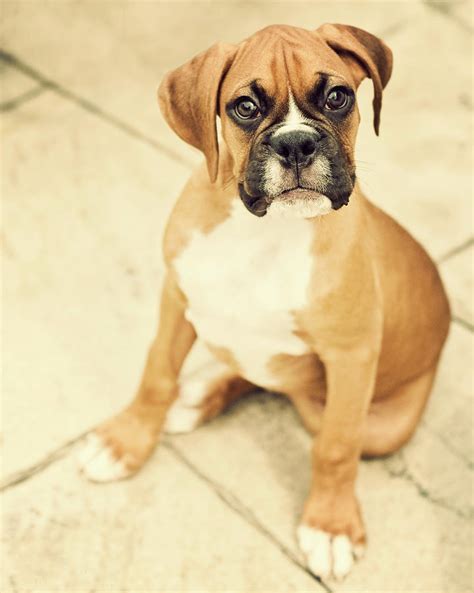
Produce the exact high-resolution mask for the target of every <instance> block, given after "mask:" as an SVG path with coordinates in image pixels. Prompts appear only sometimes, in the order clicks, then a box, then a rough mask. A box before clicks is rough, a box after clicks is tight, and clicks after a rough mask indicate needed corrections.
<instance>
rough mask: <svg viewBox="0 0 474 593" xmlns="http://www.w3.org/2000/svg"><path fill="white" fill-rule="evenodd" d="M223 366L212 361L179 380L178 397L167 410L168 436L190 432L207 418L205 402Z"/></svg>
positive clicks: (223, 369)
mask: <svg viewBox="0 0 474 593" xmlns="http://www.w3.org/2000/svg"><path fill="white" fill-rule="evenodd" d="M224 371H225V367H224V365H222V364H220V363H218V362H217V361H212V362H210V363H208V364H207V365H204V366H202V367H201V368H199V369H197V370H196V371H194V372H193V373H191V374H189V375H187V376H184V377H182V378H181V380H180V384H179V392H178V397H177V398H176V400H175V401H174V402H173V405H172V406H171V408H170V409H169V410H168V413H167V415H166V420H165V425H164V431H165V432H166V433H168V434H183V433H186V432H192V431H193V430H195V429H196V428H197V427H198V426H200V425H201V424H203V423H204V422H205V421H206V420H207V419H208V416H209V410H208V409H207V408H208V406H207V405H206V404H207V401H208V399H209V396H210V395H211V394H212V386H213V385H215V384H216V379H218V378H219V377H221V376H223V374H224Z"/></svg>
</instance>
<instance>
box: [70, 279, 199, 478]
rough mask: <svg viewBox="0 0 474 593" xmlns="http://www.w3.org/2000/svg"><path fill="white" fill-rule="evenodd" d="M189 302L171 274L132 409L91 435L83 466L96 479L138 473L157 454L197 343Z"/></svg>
mask: <svg viewBox="0 0 474 593" xmlns="http://www.w3.org/2000/svg"><path fill="white" fill-rule="evenodd" d="M185 306H186V303H185V299H184V297H183V295H182V293H181V291H180V290H179V288H178V286H177V284H176V282H175V280H174V278H173V275H172V272H169V273H168V275H167V277H166V279H165V284H164V288H163V292H162V298H161V308H160V320H159V327H158V333H157V335H156V337H155V339H154V341H153V343H152V345H151V347H150V351H149V354H148V358H147V362H146V365H145V370H144V372H143V377H142V380H141V383H140V387H139V388H138V391H137V394H136V396H135V398H134V399H133V401H132V402H131V403H130V405H129V406H128V407H127V408H126V409H125V410H123V411H122V412H121V413H119V414H118V415H117V416H114V417H113V418H111V419H110V420H108V421H106V422H104V423H103V424H102V425H100V426H99V427H98V428H97V429H96V430H95V431H94V432H93V433H92V434H90V435H89V436H88V441H87V443H86V446H85V447H84V449H83V450H82V451H81V454H80V458H79V463H80V466H81V469H82V471H83V472H84V474H85V475H86V476H87V477H88V478H89V479H91V480H93V481H97V482H105V481H109V480H117V479H120V478H125V477H128V476H130V475H131V474H133V473H135V472H136V471H137V470H138V469H140V467H141V466H142V465H143V464H144V463H145V461H146V460H147V459H148V457H149V456H150V454H151V453H152V451H153V449H154V447H155V445H156V443H157V441H158V438H159V436H160V432H161V428H162V426H163V423H164V420H165V417H166V413H167V411H168V409H169V407H170V406H171V404H172V403H173V401H174V400H175V398H176V395H177V379H178V374H179V371H180V369H181V366H182V364H183V362H184V360H185V358H186V355H187V354H188V352H189V350H190V349H191V346H192V345H193V343H194V341H195V339H196V333H195V331H194V328H193V326H192V325H191V324H190V323H189V321H187V320H186V318H185V316H184V313H185Z"/></svg>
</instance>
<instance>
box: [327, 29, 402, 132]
mask: <svg viewBox="0 0 474 593" xmlns="http://www.w3.org/2000/svg"><path fill="white" fill-rule="evenodd" d="M316 31H317V33H319V35H320V36H321V37H322V38H323V39H324V41H325V42H326V43H327V44H328V45H329V47H330V48H331V49H333V50H334V51H335V52H336V53H337V54H339V56H340V57H341V58H342V59H343V60H345V61H346V62H349V66H350V67H351V69H352V71H353V73H354V75H355V78H356V83H357V85H359V83H360V82H361V81H362V80H363V79H364V78H365V77H366V76H368V77H369V78H371V79H372V83H373V85H374V100H373V106H374V128H375V133H376V134H377V136H378V134H379V126H380V110H381V108H382V89H384V88H385V86H386V85H387V83H388V81H389V79H390V75H391V74H392V64H393V57H392V52H391V51H390V49H389V48H388V47H387V46H386V45H385V43H384V42H383V41H382V40H381V39H379V38H378V37H375V35H371V34H370V33H367V31H363V30H362V29H358V28H357V27H351V26H349V25H336V24H329V23H327V24H325V25H322V26H321V27H319V28H318V29H317V30H316Z"/></svg>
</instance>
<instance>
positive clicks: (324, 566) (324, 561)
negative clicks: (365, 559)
mask: <svg viewBox="0 0 474 593" xmlns="http://www.w3.org/2000/svg"><path fill="white" fill-rule="evenodd" d="M297 537H298V543H299V546H300V548H301V551H302V552H303V554H304V555H305V557H306V563H307V565H308V568H309V570H310V571H311V572H312V573H313V574H314V575H316V576H318V577H321V578H322V579H328V578H330V577H331V576H333V577H334V578H335V579H337V580H341V579H343V578H344V577H345V576H346V575H348V574H349V572H350V571H351V569H352V566H353V564H354V560H355V559H358V558H360V557H361V556H362V554H363V551H364V548H363V547H362V546H353V545H352V542H351V540H350V539H349V538H348V536H347V535H332V534H330V533H327V532H326V531H322V530H321V529H313V528H312V527H308V526H307V525H300V526H299V527H298V531H297Z"/></svg>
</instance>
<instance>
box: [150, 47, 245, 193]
mask: <svg viewBox="0 0 474 593" xmlns="http://www.w3.org/2000/svg"><path fill="white" fill-rule="evenodd" d="M236 51H237V46H234V45H229V44H227V43H216V44H215V45H213V46H212V47H210V48H209V49H208V50H207V51H204V52H202V53H200V54H199V55H197V56H196V57H195V58H193V59H192V60H190V61H189V62H187V63H186V64H184V65H183V66H180V67H179V68H177V69H176V70H173V71H172V72H169V73H168V74H167V75H166V76H165V78H164V79H163V81H162V83H161V85H160V88H159V89H158V101H159V103H160V108H161V112H162V113H163V116H164V118H165V119H166V121H167V122H168V125H169V126H170V127H171V128H172V129H173V130H174V131H175V132H176V133H177V134H178V136H179V137H180V138H182V139H183V140H184V141H185V142H187V143H188V144H191V145H192V146H194V147H196V148H198V149H199V150H200V151H201V152H203V153H204V156H205V157H206V161H207V169H208V171H209V177H210V179H211V181H212V182H214V181H215V180H216V178H217V169H218V164H219V148H218V143H217V129H216V117H217V106H218V101H219V89H220V85H221V83H222V80H223V79H224V76H225V75H226V73H227V71H228V69H229V68H230V65H231V63H232V60H233V59H234V55H235V52H236Z"/></svg>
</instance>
